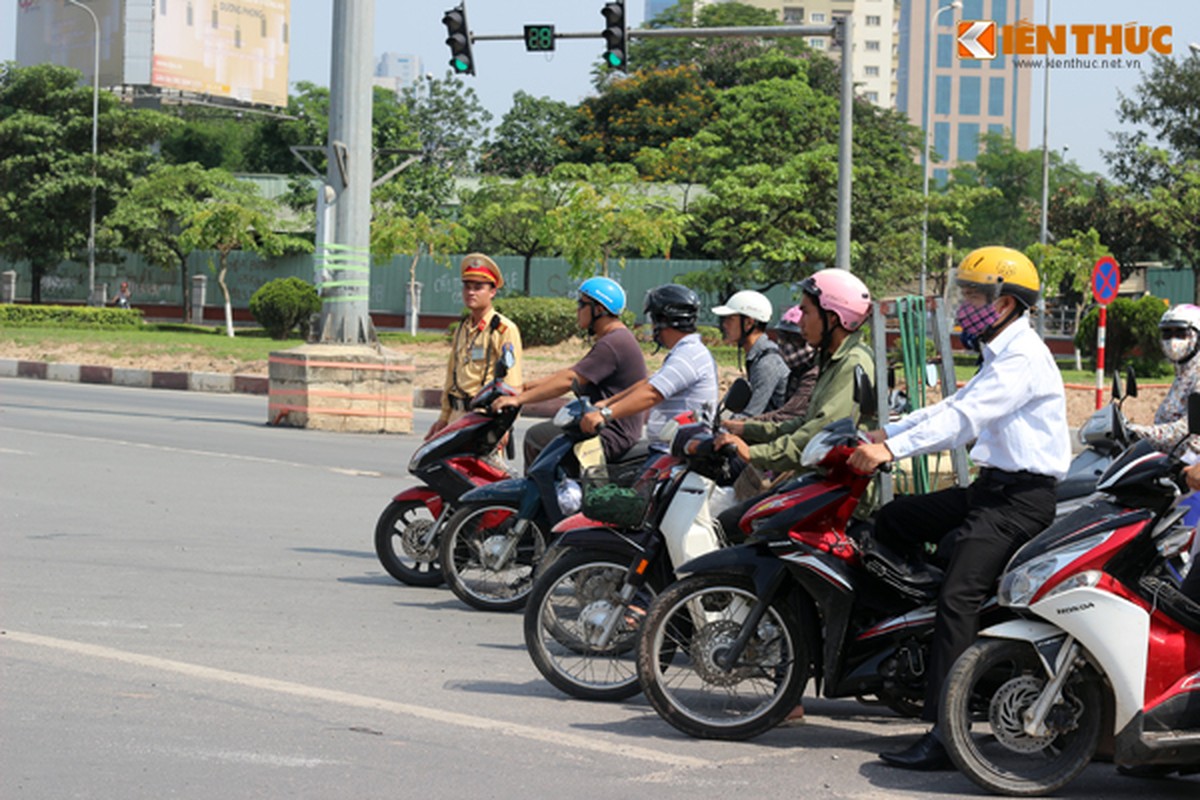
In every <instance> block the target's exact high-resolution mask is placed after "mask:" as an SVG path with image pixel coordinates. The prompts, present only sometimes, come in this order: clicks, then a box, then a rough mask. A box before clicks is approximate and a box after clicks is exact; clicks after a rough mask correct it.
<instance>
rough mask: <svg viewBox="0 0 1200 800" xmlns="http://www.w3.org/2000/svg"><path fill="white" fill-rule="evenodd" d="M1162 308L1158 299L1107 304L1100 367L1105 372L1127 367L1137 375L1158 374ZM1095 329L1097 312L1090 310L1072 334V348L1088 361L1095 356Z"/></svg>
mask: <svg viewBox="0 0 1200 800" xmlns="http://www.w3.org/2000/svg"><path fill="white" fill-rule="evenodd" d="M1165 308H1166V307H1165V306H1164V305H1163V301H1162V299H1161V298H1158V297H1153V296H1151V295H1147V296H1145V297H1142V298H1140V299H1138V300H1130V299H1129V298H1126V297H1118V298H1117V299H1116V300H1113V301H1112V302H1111V303H1110V304H1109V306H1108V322H1107V325H1106V326H1105V336H1104V338H1105V344H1104V351H1105V353H1104V367H1105V369H1106V370H1107V371H1108V372H1112V371H1113V370H1114V369H1119V368H1124V367H1125V366H1126V365H1127V364H1131V365H1132V366H1133V368H1134V370H1136V371H1137V374H1139V375H1158V374H1161V373H1162V367H1163V362H1165V361H1166V358H1165V357H1164V356H1163V354H1162V350H1161V348H1160V347H1159V344H1158V338H1159V337H1158V320H1159V319H1160V318H1161V317H1162V314H1163V310H1164V309H1165ZM1099 325H1100V309H1099V308H1093V309H1092V310H1091V311H1089V312H1088V313H1087V316H1085V317H1084V318H1083V319H1082V320H1081V321H1080V323H1079V330H1078V331H1076V333H1075V346H1076V347H1078V348H1079V351H1080V352H1081V353H1083V354H1084V355H1085V356H1088V357H1089V358H1092V357H1094V356H1095V355H1096V329H1097V328H1098V327H1099Z"/></svg>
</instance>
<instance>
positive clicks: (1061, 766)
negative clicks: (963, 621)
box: [940, 639, 1103, 797]
mask: <svg viewBox="0 0 1200 800" xmlns="http://www.w3.org/2000/svg"><path fill="white" fill-rule="evenodd" d="M1070 669H1071V670H1072V673H1071V675H1070V676H1068V678H1067V680H1066V683H1064V684H1063V691H1062V698H1061V699H1060V701H1059V702H1058V703H1057V704H1056V705H1055V706H1054V707H1053V708H1052V709H1051V711H1050V713H1049V715H1048V722H1053V727H1054V730H1051V731H1050V732H1049V733H1047V734H1046V735H1045V736H1042V737H1032V736H1029V735H1028V734H1027V733H1025V732H1024V730H1023V729H1022V727H1021V726H1022V714H1023V712H1024V711H1025V710H1026V709H1028V708H1029V707H1030V706H1031V705H1032V704H1033V703H1034V701H1036V699H1037V698H1038V696H1040V695H1041V690H1042V688H1043V687H1044V686H1045V684H1046V672H1045V669H1044V668H1043V667H1042V663H1041V660H1040V659H1039V658H1038V655H1037V653H1036V652H1035V651H1034V649H1033V647H1032V646H1031V645H1030V644H1029V643H1027V642H1019V641H1012V640H1006V639H982V640H980V641H978V642H976V643H975V644H973V645H971V647H969V648H968V649H967V650H966V651H965V652H964V653H963V654H962V655H961V656H960V657H959V658H958V660H957V661H955V662H954V666H953V667H952V668H951V670H950V674H949V676H947V679H946V688H945V694H944V695H943V697H942V703H941V709H940V716H941V719H940V725H941V729H942V731H943V732H944V739H945V745H946V750H947V751H948V752H949V754H950V758H951V759H952V760H953V761H954V763H955V765H956V766H957V767H958V768H959V769H960V770H962V772H963V773H964V774H965V775H966V776H967V777H968V778H970V779H971V780H972V781H974V782H975V783H976V784H978V785H979V786H982V787H983V788H984V789H987V790H988V791H990V792H994V793H997V794H1006V795H1011V796H1014V797H1028V796H1034V795H1044V794H1051V793H1053V792H1056V791H1058V790H1059V789H1061V788H1062V787H1063V786H1066V785H1067V784H1068V783H1070V782H1071V781H1072V780H1073V779H1074V778H1075V777H1076V776H1077V775H1078V774H1079V773H1080V772H1082V771H1083V770H1084V768H1085V767H1086V766H1087V765H1088V762H1089V761H1091V759H1092V755H1093V754H1094V753H1095V752H1096V747H1097V745H1098V743H1099V741H1100V719H1101V708H1102V707H1103V703H1102V699H1103V693H1102V689H1101V678H1100V676H1098V675H1097V674H1096V673H1095V672H1094V671H1092V670H1091V669H1090V668H1088V667H1086V666H1082V667H1081V666H1078V665H1077V666H1074V667H1070Z"/></svg>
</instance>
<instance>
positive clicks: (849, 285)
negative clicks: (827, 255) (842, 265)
mask: <svg viewBox="0 0 1200 800" xmlns="http://www.w3.org/2000/svg"><path fill="white" fill-rule="evenodd" d="M800 290H801V291H802V292H804V293H805V294H810V295H812V296H813V297H814V298H815V299H816V301H817V305H818V306H820V307H821V308H822V309H824V310H825V311H832V312H833V313H834V314H837V317H838V320H840V321H841V323H842V327H843V328H845V329H846V330H848V331H856V330H858V329H859V328H860V327H861V326H862V324H863V323H864V322H866V319H867V315H868V314H870V313H871V291H870V290H869V289H868V288H867V285H866V284H865V283H863V282H862V281H860V280H859V279H858V278H856V277H854V276H853V275H852V274H850V271H849V270H844V269H823V270H820V271H818V272H814V273H813V274H812V275H810V276H809V277H807V278H805V279H804V280H803V281H802V282H801V283H800Z"/></svg>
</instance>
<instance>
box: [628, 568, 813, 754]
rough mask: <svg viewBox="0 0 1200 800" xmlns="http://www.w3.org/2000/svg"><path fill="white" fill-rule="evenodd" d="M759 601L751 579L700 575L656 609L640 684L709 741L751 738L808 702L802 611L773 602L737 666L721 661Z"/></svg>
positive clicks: (677, 721) (657, 705)
mask: <svg viewBox="0 0 1200 800" xmlns="http://www.w3.org/2000/svg"><path fill="white" fill-rule="evenodd" d="M756 602H757V598H756V597H755V595H754V588H753V586H752V584H751V583H750V581H748V580H745V579H743V578H740V577H737V576H733V575H697V576H694V577H691V578H686V579H684V580H682V581H678V582H677V583H674V584H672V585H671V586H669V587H667V589H666V590H664V591H663V593H662V594H661V595H659V596H658V598H657V599H656V600H655V601H654V603H652V604H651V606H650V612H649V614H648V615H647V617H646V621H645V623H644V624H643V626H642V635H641V639H640V641H639V647H638V679H639V682H640V684H641V687H642V691H643V692H645V694H646V698H647V699H648V700H649V701H650V704H651V705H652V706H654V710H655V711H657V712H658V715H659V716H660V717H662V718H663V719H664V720H666V721H667V722H669V723H670V724H671V725H673V726H674V727H675V728H677V729H679V730H680V731H683V732H684V733H686V734H687V735H688V736H694V737H696V738H701V739H728V740H740V739H751V738H753V737H755V736H758V735H760V734H762V733H765V732H766V731H769V730H770V729H771V728H774V727H775V726H776V725H778V724H779V723H781V722H783V720H784V719H785V718H786V717H787V715H788V714H789V713H790V712H791V711H792V710H793V709H794V708H795V707H796V705H797V704H798V703H799V702H800V696H801V694H802V693H803V692H804V686H805V684H806V683H807V682H808V669H809V663H808V653H807V652H806V647H805V642H804V637H803V635H802V632H801V629H800V622H799V619H798V618H797V616H796V613H795V612H794V610H793V609H792V608H791V607H790V606H788V605H786V604H785V603H784V602H782V601H775V602H772V603H771V605H770V606H769V607H768V608H767V610H766V613H765V614H764V615H763V617H762V619H761V620H760V621H759V623H758V626H757V628H756V629H755V632H754V634H753V635H752V636H751V637H750V640H749V642H748V643H747V644H746V647H745V649H744V650H743V651H742V654H741V656H740V657H739V658H738V660H737V662H735V663H734V664H733V665H732V666H731V667H730V668H726V667H724V666H722V664H721V663H720V662H719V661H718V658H719V657H720V656H721V655H722V654H724V653H725V652H726V651H727V650H728V649H729V647H730V645H732V644H733V642H734V640H735V639H737V638H738V635H739V633H740V632H741V629H742V624H743V622H744V621H745V620H746V618H747V616H748V615H749V612H750V609H751V608H752V607H753V606H754V604H755V603H756Z"/></svg>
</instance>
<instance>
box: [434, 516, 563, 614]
mask: <svg viewBox="0 0 1200 800" xmlns="http://www.w3.org/2000/svg"><path fill="white" fill-rule="evenodd" d="M516 522H517V509H516V508H514V507H513V506H510V505H505V504H503V503H493V502H476V503H467V504H465V505H462V506H460V507H459V508H458V510H457V511H455V512H454V513H453V514H452V515H451V516H450V519H448V520H447V521H446V527H445V528H444V529H443V530H442V534H441V538H442V541H441V553H440V561H441V563H442V575H443V576H444V577H445V579H446V584H447V585H448V586H449V587H450V590H451V591H452V592H454V594H455V596H456V597H458V599H460V600H462V601H463V602H464V603H466V604H467V605H469V606H471V607H472V608H476V609H479V610H480V611H516V610H518V609H520V608H522V607H523V606H524V605H525V601H526V600H527V599H528V597H529V592H530V591H531V590H532V589H533V571H534V569H535V568H536V567H537V563H538V561H539V560H540V559H541V557H542V555H543V554H544V553H545V552H546V536H545V534H544V533H542V529H541V528H540V527H539V526H538V523H537V521H536V520H530V521H529V523H528V525H527V526H526V528H525V530H524V532H523V533H522V534H521V537H520V539H519V540H518V541H517V542H516V543H515V546H513V547H511V549H510V546H511V545H513V542H512V538H513V537H514V536H515V535H516V534H515V533H514V532H513V527H514V525H515V523H516ZM505 549H510V552H509V554H508V556H507V557H503V558H502V556H501V551H502V550H505ZM498 559H500V560H498Z"/></svg>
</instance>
